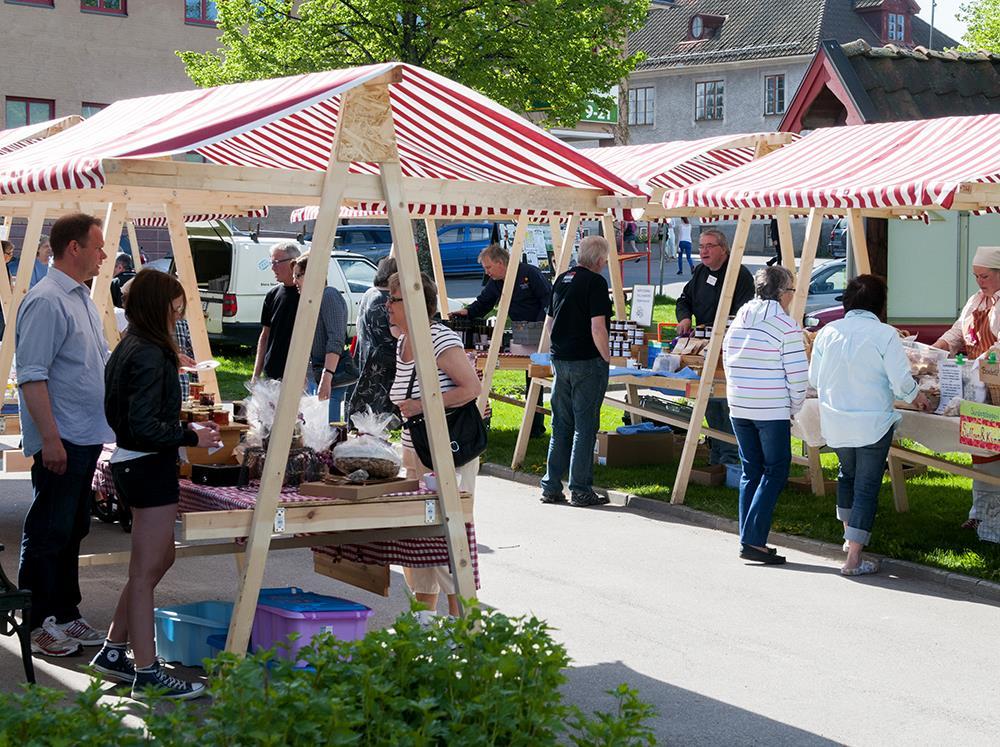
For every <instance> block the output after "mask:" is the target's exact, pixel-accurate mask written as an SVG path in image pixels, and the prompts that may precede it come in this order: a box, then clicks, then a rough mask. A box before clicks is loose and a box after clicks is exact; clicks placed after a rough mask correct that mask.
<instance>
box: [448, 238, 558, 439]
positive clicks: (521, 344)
mask: <svg viewBox="0 0 1000 747" xmlns="http://www.w3.org/2000/svg"><path fill="white" fill-rule="evenodd" d="M479 263H480V264H481V265H482V266H483V270H485V271H486V275H487V277H488V278H489V280H487V281H486V285H484V286H483V290H482V291H481V292H480V294H479V297H478V298H477V299H476V300H475V301H473V302H472V303H470V304H469V305H468V306H466V307H465V308H464V309H460V310H458V311H456V312H454V313H453V314H452V316H470V317H473V318H481V317H484V316H486V315H487V314H488V313H489V312H491V311H492V310H493V308H494V307H495V306H496V305H497V304H498V303H499V302H500V295H501V293H502V292H503V282H504V278H506V277H507V265H508V264H509V263H510V254H508V253H507V250H506V249H504V248H503V247H501V246H499V245H498V244H490V245H489V246H488V247H486V248H485V249H483V251H482V252H480V253H479ZM551 295H552V284H551V283H549V280H548V278H546V277H545V275H543V274H542V271H541V270H539V269H538V268H537V267H535V266H534V265H529V264H527V263H523V262H522V263H521V264H520V265H518V267H517V278H516V279H515V281H514V291H513V293H512V294H511V297H510V311H509V316H510V321H511V328H512V332H513V337H512V340H511V345H510V352H512V353H514V354H515V355H531V354H532V353H535V352H537V351H538V339H539V337H540V336H541V334H542V324H543V323H544V321H545V310H546V309H547V308H548V306H549V298H550V296H551ZM525 382H526V383H525V386H526V387H527V386H528V385H530V384H531V378H530V377H529V376H527V372H525ZM525 391H527V390H525ZM544 435H545V421H544V419H543V416H542V413H540V412H537V411H536V412H535V417H534V419H533V420H532V424H531V437H532V438H537V437H539V436H544Z"/></svg>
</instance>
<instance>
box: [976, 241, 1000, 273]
mask: <svg viewBox="0 0 1000 747" xmlns="http://www.w3.org/2000/svg"><path fill="white" fill-rule="evenodd" d="M972 264H973V266H974V267H986V268H988V269H990V270H1000V246H981V247H979V248H978V249H976V256H975V257H973V258H972Z"/></svg>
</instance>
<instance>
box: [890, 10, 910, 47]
mask: <svg viewBox="0 0 1000 747" xmlns="http://www.w3.org/2000/svg"><path fill="white" fill-rule="evenodd" d="M887 23H888V27H889V37H888V38H889V41H903V40H905V39H906V16H904V15H903V14H902V13H889V20H888V21H887Z"/></svg>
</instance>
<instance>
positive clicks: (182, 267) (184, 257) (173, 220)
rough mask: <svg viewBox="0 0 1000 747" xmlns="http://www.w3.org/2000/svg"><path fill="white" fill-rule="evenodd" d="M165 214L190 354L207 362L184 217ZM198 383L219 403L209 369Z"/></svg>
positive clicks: (169, 209)
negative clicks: (182, 297)
mask: <svg viewBox="0 0 1000 747" xmlns="http://www.w3.org/2000/svg"><path fill="white" fill-rule="evenodd" d="M165 210H166V213H167V230H168V231H169V234H170V245H171V247H173V251H174V264H175V265H176V266H177V279H178V280H180V282H181V285H183V286H184V295H185V296H186V297H187V321H188V327H189V328H190V330H191V348H192V350H193V351H194V358H195V360H196V361H199V362H200V361H207V360H209V359H210V358H211V357H212V346H211V344H210V343H209V341H208V327H206V326H205V312H204V311H203V310H202V308H201V293H200V292H199V291H198V279H197V277H196V276H195V273H194V260H193V259H192V257H191V243H190V242H189V241H188V233H187V226H185V225H184V213H183V211H182V210H181V208H180V206H179V205H177V204H176V203H167V205H166V207H165ZM330 242H331V243H330V246H333V237H332V236H331V237H330ZM306 357H307V358H308V357H309V356H308V355H307V356H306ZM303 375H304V374H303ZM198 381H199V382H200V383H202V384H204V385H205V391H208V392H212V393H213V394H214V395H215V401H216V402H221V401H222V396H221V394H220V392H219V382H218V379H217V378H216V376H215V371H214V370H213V369H209V370H207V371H199V372H198Z"/></svg>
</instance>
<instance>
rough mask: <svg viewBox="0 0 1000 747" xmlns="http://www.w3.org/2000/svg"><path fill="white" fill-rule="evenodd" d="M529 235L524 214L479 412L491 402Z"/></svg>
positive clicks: (505, 284)
mask: <svg viewBox="0 0 1000 747" xmlns="http://www.w3.org/2000/svg"><path fill="white" fill-rule="evenodd" d="M527 235H528V216H527V215H522V216H521V217H520V218H518V219H517V228H516V229H515V230H514V243H513V245H512V246H511V248H510V259H509V260H508V262H507V274H506V275H505V276H504V279H503V291H502V292H501V293H500V304H499V306H498V307H497V321H496V326H494V327H493V336H492V338H491V339H490V350H489V353H487V355H486V367H485V368H484V369H483V388H482V390H480V392H479V399H478V400H477V401H476V405H477V406H478V407H479V412H481V413H485V412H486V405H487V404H488V402H489V398H490V391H491V390H492V388H493V374H494V373H495V372H496V367H497V358H499V357H500V346H501V345H502V344H503V331H504V327H506V325H507V314H508V312H509V311H510V299H511V298H512V297H513V295H514V288H515V287H516V286H517V273H518V270H519V268H520V264H521V254H522V253H523V252H524V240H525V238H526V237H527Z"/></svg>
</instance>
